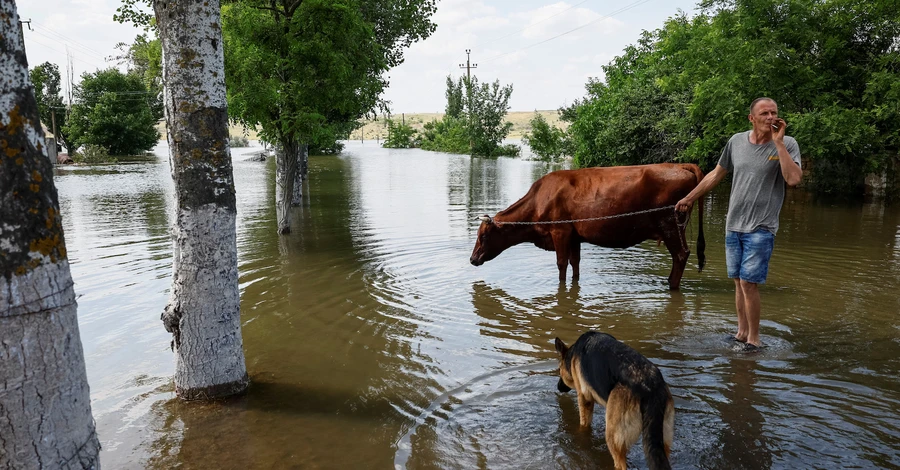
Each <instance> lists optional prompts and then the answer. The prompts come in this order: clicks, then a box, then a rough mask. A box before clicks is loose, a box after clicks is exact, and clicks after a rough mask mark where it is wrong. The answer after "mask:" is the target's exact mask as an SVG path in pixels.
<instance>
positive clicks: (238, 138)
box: [228, 135, 250, 148]
mask: <svg viewBox="0 0 900 470" xmlns="http://www.w3.org/2000/svg"><path fill="white" fill-rule="evenodd" d="M228 146H229V147H231V148H238V147H249V146H250V139H248V138H247V137H245V136H242V135H230V136H228Z"/></svg>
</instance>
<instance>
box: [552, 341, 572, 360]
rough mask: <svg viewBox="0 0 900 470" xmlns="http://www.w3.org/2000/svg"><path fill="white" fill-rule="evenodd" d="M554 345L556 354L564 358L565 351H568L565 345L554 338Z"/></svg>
mask: <svg viewBox="0 0 900 470" xmlns="http://www.w3.org/2000/svg"><path fill="white" fill-rule="evenodd" d="M554 344H555V345H556V352H558V353H559V355H560V356H565V355H566V350H567V349H569V348H568V347H566V343H563V341H562V340H561V339H559V338H556V340H555V341H554Z"/></svg>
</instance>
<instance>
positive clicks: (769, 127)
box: [675, 98, 803, 352]
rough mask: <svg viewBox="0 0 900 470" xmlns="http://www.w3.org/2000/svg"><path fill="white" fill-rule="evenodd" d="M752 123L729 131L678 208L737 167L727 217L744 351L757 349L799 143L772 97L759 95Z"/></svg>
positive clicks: (798, 173)
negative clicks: (763, 296) (762, 287)
mask: <svg viewBox="0 0 900 470" xmlns="http://www.w3.org/2000/svg"><path fill="white" fill-rule="evenodd" d="M747 117H748V119H749V120H750V123H751V124H752V126H753V128H752V129H751V130H749V131H745V132H740V133H738V134H735V135H733V136H732V137H731V139H730V140H729V141H728V144H726V145H725V149H724V150H722V156H721V157H719V163H718V164H717V165H716V168H715V169H714V170H713V171H711V172H710V173H709V174H708V175H706V177H705V178H703V180H702V181H700V184H698V185H697V187H696V188H694V190H693V191H691V192H690V194H688V195H687V196H685V197H684V199H682V200H680V201H678V204H676V206H675V209H676V210H678V211H682V212H685V211H688V210H690V208H691V207H692V206H693V204H694V202H695V201H696V200H697V199H700V198H701V197H703V196H705V195H706V193H708V192H709V191H710V190H712V189H713V188H714V187H715V186H716V185H717V184H719V182H720V181H722V179H723V178H725V175H726V174H728V172H729V171H731V172H733V173H734V175H733V178H732V184H731V196H730V198H729V201H728V217H727V219H726V222H725V264H726V265H727V267H728V277H730V278H732V279H734V303H735V308H736V309H737V317H738V330H737V333H735V335H734V339H735V340H737V341H739V342H741V343H743V347H742V349H743V351H746V352H755V351H758V350H759V348H760V346H761V344H762V343H761V342H760V340H759V312H760V302H759V284H763V283H765V282H766V276H767V274H768V271H769V258H770V257H771V256H772V248H773V247H774V246H775V233H776V232H777V231H778V215H779V213H780V212H781V205H782V203H783V202H784V192H785V189H784V185H785V183H787V184H788V185H790V186H796V185H797V184H799V183H800V179H801V177H802V176H803V171H802V170H801V169H800V147H798V146H797V141H796V140H794V138H793V137H787V136H785V135H784V131H785V128H786V127H787V123H785V122H784V119H781V118H779V117H778V105H777V104H776V103H775V101H774V100H772V99H771V98H757V99H755V100H753V103H751V104H750V115H749V116H747Z"/></svg>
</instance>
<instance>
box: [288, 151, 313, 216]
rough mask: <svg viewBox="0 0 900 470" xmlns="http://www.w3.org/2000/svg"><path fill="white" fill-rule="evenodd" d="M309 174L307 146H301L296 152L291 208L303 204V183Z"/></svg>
mask: <svg viewBox="0 0 900 470" xmlns="http://www.w3.org/2000/svg"><path fill="white" fill-rule="evenodd" d="M308 172H309V145H307V144H301V145H300V151H299V152H297V173H296V174H295V176H294V191H293V194H294V197H293V198H292V199H291V205H292V206H299V205H300V203H301V202H303V182H304V181H306V174H307V173H308Z"/></svg>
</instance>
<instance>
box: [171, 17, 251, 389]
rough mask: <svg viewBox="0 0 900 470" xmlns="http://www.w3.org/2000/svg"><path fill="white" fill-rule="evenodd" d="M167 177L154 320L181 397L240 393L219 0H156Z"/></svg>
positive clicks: (243, 377)
mask: <svg viewBox="0 0 900 470" xmlns="http://www.w3.org/2000/svg"><path fill="white" fill-rule="evenodd" d="M153 9H154V11H155V12H156V22H157V26H158V27H159V36H160V40H161V43H162V50H163V82H164V87H165V94H164V97H165V105H166V125H167V127H168V140H169V159H170V163H171V166H172V178H173V179H174V180H175V206H176V216H175V217H176V220H175V227H174V228H173V242H174V249H173V255H174V260H173V265H174V275H173V278H172V294H171V297H170V298H169V303H168V305H166V308H165V312H163V314H162V320H163V323H164V324H165V327H166V330H167V331H169V332H170V333H172V336H173V340H172V347H173V350H175V352H176V365H175V393H176V394H177V395H178V396H179V397H181V398H183V399H185V400H196V399H209V398H216V397H223V396H228V395H233V394H236V393H241V392H243V391H244V390H246V389H247V386H248V384H249V379H248V377H247V368H246V365H245V362H244V350H243V341H242V338H241V324H240V314H241V310H240V294H239V291H238V269H237V241H236V236H235V220H236V214H237V212H236V205H235V194H234V174H233V171H232V168H231V152H230V151H229V149H228V128H227V123H228V113H227V109H226V106H225V80H224V76H225V74H224V66H225V62H224V56H223V53H222V32H221V29H220V24H221V22H220V21H219V1H218V0H182V1H175V0H154V2H153Z"/></svg>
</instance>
